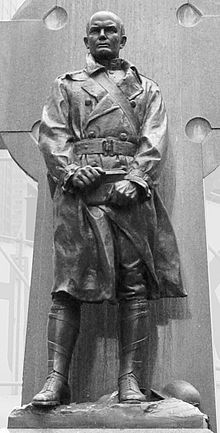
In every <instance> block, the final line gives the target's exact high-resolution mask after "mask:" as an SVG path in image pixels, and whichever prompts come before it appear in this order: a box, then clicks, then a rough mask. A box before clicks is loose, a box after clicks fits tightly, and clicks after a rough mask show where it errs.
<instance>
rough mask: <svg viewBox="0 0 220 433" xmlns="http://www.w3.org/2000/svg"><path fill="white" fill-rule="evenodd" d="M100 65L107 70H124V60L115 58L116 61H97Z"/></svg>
mask: <svg viewBox="0 0 220 433" xmlns="http://www.w3.org/2000/svg"><path fill="white" fill-rule="evenodd" d="M97 61H98V63H99V64H100V65H103V66H104V67H105V68H106V69H107V70H118V69H122V59H120V58H118V57H115V58H114V59H97Z"/></svg>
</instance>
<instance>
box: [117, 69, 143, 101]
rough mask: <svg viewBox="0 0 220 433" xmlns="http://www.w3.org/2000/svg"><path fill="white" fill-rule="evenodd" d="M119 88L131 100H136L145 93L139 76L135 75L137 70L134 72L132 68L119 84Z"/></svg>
mask: <svg viewBox="0 0 220 433" xmlns="http://www.w3.org/2000/svg"><path fill="white" fill-rule="evenodd" d="M118 87H119V88H120V89H121V91H122V92H123V93H124V95H125V96H126V97H127V98H128V99H129V100H131V99H134V98H136V97H137V96H138V95H140V94H141V93H142V92H143V91H144V89H143V87H142V85H141V81H140V79H139V75H137V73H135V70H134V71H133V69H132V67H131V68H129V69H128V70H127V73H126V75H125V77H124V78H123V79H122V80H121V81H120V82H119V83H118Z"/></svg>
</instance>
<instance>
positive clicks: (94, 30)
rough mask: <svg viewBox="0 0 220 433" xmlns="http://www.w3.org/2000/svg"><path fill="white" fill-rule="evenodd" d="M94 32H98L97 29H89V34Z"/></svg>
mask: <svg viewBox="0 0 220 433" xmlns="http://www.w3.org/2000/svg"><path fill="white" fill-rule="evenodd" d="M94 33H98V30H97V29H90V30H89V34H90V35H91V34H92V35H93V34H94Z"/></svg>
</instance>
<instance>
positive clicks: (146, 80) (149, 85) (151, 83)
mask: <svg viewBox="0 0 220 433" xmlns="http://www.w3.org/2000/svg"><path fill="white" fill-rule="evenodd" d="M140 77H141V81H142V83H143V84H145V86H146V87H147V88H151V89H152V90H155V91H156V90H158V89H159V85H158V83H157V82H156V81H154V80H152V78H149V77H146V75H143V74H140Z"/></svg>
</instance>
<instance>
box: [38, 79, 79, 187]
mask: <svg viewBox="0 0 220 433" xmlns="http://www.w3.org/2000/svg"><path fill="white" fill-rule="evenodd" d="M68 119H69V103H68V96H67V93H66V90H65V87H64V84H63V80H62V79H61V78H59V77H58V78H57V79H56V80H55V82H54V84H53V86H52V90H51V93H50V96H49V98H48V101H47V103H46V105H45V106H44V108H43V114H42V121H41V125H40V131H39V147H40V150H41V151H42V153H43V156H44V159H45V162H46V165H47V168H48V172H49V175H50V177H51V178H52V179H53V181H54V182H55V183H56V184H59V185H60V186H62V187H63V188H64V189H65V186H66V185H67V182H68V180H69V178H70V177H71V176H72V175H73V174H74V172H75V171H76V169H77V168H79V164H78V161H76V160H74V155H73V131H72V130H71V126H70V122H69V120H68ZM75 158H76V157H75Z"/></svg>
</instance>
